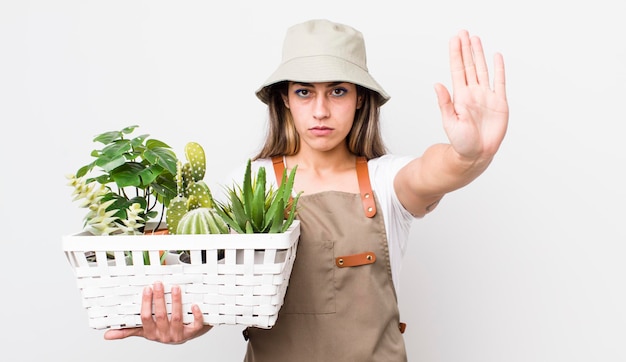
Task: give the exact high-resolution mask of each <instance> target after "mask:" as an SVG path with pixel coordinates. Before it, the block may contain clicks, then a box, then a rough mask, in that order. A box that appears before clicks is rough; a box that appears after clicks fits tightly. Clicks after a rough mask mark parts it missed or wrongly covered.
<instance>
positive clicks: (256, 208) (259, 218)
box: [216, 160, 301, 234]
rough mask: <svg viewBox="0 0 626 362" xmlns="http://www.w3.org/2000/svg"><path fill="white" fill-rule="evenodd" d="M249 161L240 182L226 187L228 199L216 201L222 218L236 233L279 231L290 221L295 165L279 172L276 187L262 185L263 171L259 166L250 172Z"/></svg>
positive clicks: (293, 209) (293, 208)
mask: <svg viewBox="0 0 626 362" xmlns="http://www.w3.org/2000/svg"><path fill="white" fill-rule="evenodd" d="M251 165H252V160H248V163H247V165H246V171H245V174H244V179H243V183H242V184H234V185H232V186H229V187H226V194H227V196H228V199H227V200H226V201H224V202H220V201H217V202H216V210H217V212H218V213H219V214H220V216H222V219H224V221H226V223H227V224H228V225H229V226H230V227H231V228H232V229H234V230H235V231H236V232H238V233H242V234H251V233H282V232H285V231H286V230H287V229H288V228H289V227H290V226H291V224H292V223H293V220H294V219H295V216H296V208H297V204H298V199H299V198H300V194H301V193H298V194H297V195H295V196H293V195H292V192H293V183H294V179H295V175H296V169H297V167H294V168H293V169H292V170H291V172H289V175H287V172H285V173H283V175H282V181H281V183H280V186H279V187H278V188H277V189H276V188H274V187H273V186H269V187H268V186H267V185H266V171H265V168H264V167H259V169H258V172H257V173H256V176H255V175H253V173H252V167H251Z"/></svg>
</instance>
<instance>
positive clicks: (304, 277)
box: [280, 241, 335, 314]
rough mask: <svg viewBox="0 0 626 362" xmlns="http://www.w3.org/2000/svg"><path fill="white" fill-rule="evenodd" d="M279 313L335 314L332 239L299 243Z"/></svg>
mask: <svg viewBox="0 0 626 362" xmlns="http://www.w3.org/2000/svg"><path fill="white" fill-rule="evenodd" d="M280 313H281V314H282V313H285V314H329V313H335V258H334V242H333V241H321V242H307V243H300V244H298V249H297V251H296V260H295V262H294V265H293V270H292V272H291V277H290V278H289V286H288V287H287V293H286V294H285V302H284V304H283V306H282V308H281V310H280Z"/></svg>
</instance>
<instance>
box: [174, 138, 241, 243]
mask: <svg viewBox="0 0 626 362" xmlns="http://www.w3.org/2000/svg"><path fill="white" fill-rule="evenodd" d="M185 157H186V158H187V161H188V162H185V163H184V164H183V163H182V162H181V161H178V164H177V171H176V189H177V196H176V197H174V198H173V199H172V200H171V201H170V204H169V206H168V208H167V210H166V221H167V226H168V229H169V232H170V234H218V233H219V234H225V233H228V232H229V231H230V230H229V229H228V226H227V225H226V223H225V222H224V221H223V220H222V219H221V217H220V216H219V215H218V214H216V213H215V211H214V206H215V203H214V201H213V196H212V195H211V190H210V189H209V187H208V186H207V185H206V183H205V182H204V181H203V178H204V176H205V174H206V155H205V153H204V149H203V148H202V146H201V145H200V144H198V143H196V142H188V143H187V144H186V145H185Z"/></svg>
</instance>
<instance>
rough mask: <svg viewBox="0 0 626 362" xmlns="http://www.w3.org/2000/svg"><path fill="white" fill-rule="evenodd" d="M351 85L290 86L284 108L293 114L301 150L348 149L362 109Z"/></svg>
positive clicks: (306, 84) (355, 91) (293, 83)
mask: <svg viewBox="0 0 626 362" xmlns="http://www.w3.org/2000/svg"><path fill="white" fill-rule="evenodd" d="M359 98H360V97H358V96H357V88H356V86H355V85H354V84H352V83H345V82H325V83H300V82H289V87H288V91H287V96H286V97H283V101H284V102H285V106H286V107H287V108H289V110H290V111H291V115H292V117H293V121H294V124H295V127H296V131H297V132H298V134H299V136H300V141H301V147H308V148H311V149H312V150H316V151H322V152H323V151H330V150H333V149H335V148H336V147H338V146H339V147H346V144H345V138H346V137H347V136H348V133H349V132H350V129H351V128H352V123H353V122H354V114H355V112H356V110H357V108H358V107H360V106H361V104H360V103H361V102H360V99H359Z"/></svg>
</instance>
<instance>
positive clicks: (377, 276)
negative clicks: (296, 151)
mask: <svg viewBox="0 0 626 362" xmlns="http://www.w3.org/2000/svg"><path fill="white" fill-rule="evenodd" d="M358 161H359V162H357V174H358V176H359V187H360V191H361V193H360V195H359V194H352V193H346V192H338V191H327V192H320V193H316V194H311V195H303V196H301V198H300V200H299V201H298V215H299V216H298V217H299V219H300V222H301V224H300V227H301V234H300V241H299V244H298V249H297V251H296V261H295V264H294V267H293V271H292V274H291V278H290V280H289V287H288V288H287V294H286V296H285V301H284V304H283V307H282V308H281V310H280V312H279V316H278V319H277V321H276V324H275V325H274V326H273V327H272V328H271V329H260V328H247V329H246V330H244V337H245V338H246V339H247V340H248V347H247V352H246V356H245V361H247V362H281V361H287V362H307V361H311V362H329V361H355V362H366V361H377V362H396V361H398V362H400V361H406V360H407V357H406V350H405V346H404V339H403V337H402V334H401V333H402V332H403V331H404V325H403V324H401V323H400V322H399V311H398V304H397V299H396V294H395V289H394V286H393V282H392V279H391V267H390V264H389V251H388V247H387V237H386V232H385V226H384V222H383V217H382V214H381V213H376V202H375V200H374V198H373V194H372V191H371V186H370V183H369V176H368V173H367V161H365V159H364V158H360V159H359V160H358ZM274 165H275V169H276V175H277V179H278V180H280V179H281V176H282V173H283V169H284V165H283V162H282V158H275V163H274Z"/></svg>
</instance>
